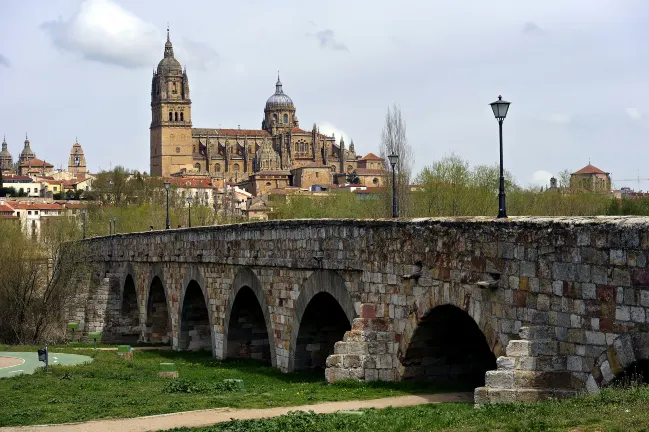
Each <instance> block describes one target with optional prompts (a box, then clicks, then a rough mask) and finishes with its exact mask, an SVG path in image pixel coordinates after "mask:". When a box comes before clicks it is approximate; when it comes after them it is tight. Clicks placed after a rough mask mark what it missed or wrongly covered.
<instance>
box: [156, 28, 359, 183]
mask: <svg viewBox="0 0 649 432" xmlns="http://www.w3.org/2000/svg"><path fill="white" fill-rule="evenodd" d="M151 114H152V118H151V127H150V129H151V133H150V136H151V138H150V152H151V164H150V169H151V174H152V175H154V176H164V177H168V176H170V175H172V174H177V173H186V174H191V173H209V174H210V175H212V176H214V177H219V178H223V179H224V180H225V181H226V182H241V181H243V180H246V179H248V178H249V176H250V175H252V174H255V173H259V172H263V171H288V172H289V174H290V171H291V170H293V169H295V168H298V167H301V166H305V165H311V164H314V163H317V164H320V165H324V166H327V167H329V169H330V170H331V171H332V172H333V173H341V172H347V171H350V170H353V169H355V168H356V167H357V157H356V150H355V147H354V143H353V142H351V143H350V144H349V147H347V146H346V144H345V142H344V140H343V138H342V137H341V138H340V140H337V139H336V137H335V136H327V135H325V134H322V133H320V131H319V129H318V127H317V125H316V124H315V123H314V124H313V127H312V128H311V130H304V129H301V128H300V122H299V120H298V118H297V114H296V108H295V105H294V103H293V100H292V99H291V98H290V97H289V96H288V95H287V94H286V93H284V90H283V85H282V82H281V81H280V79H279V76H278V77H277V83H276V84H275V93H274V94H272V95H271V96H270V97H269V98H268V100H267V101H266V105H265V107H264V116H263V119H262V122H261V129H241V128H239V127H237V128H236V129H226V128H194V127H193V124H192V117H191V99H190V95H189V81H188V77H187V72H186V70H183V69H182V67H181V66H180V63H179V62H178V60H176V58H175V57H174V52H173V46H172V43H171V40H170V37H169V32H168V31H167V42H166V43H165V50H164V58H163V59H162V60H161V61H160V63H159V64H158V68H157V70H156V71H155V72H154V74H153V78H152V83H151Z"/></svg>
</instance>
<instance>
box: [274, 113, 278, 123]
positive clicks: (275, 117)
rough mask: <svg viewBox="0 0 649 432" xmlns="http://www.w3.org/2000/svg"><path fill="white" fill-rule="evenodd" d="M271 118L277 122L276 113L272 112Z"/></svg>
mask: <svg viewBox="0 0 649 432" xmlns="http://www.w3.org/2000/svg"><path fill="white" fill-rule="evenodd" d="M273 120H275V122H277V114H276V113H275V114H273Z"/></svg>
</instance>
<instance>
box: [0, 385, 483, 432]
mask: <svg viewBox="0 0 649 432" xmlns="http://www.w3.org/2000/svg"><path fill="white" fill-rule="evenodd" d="M472 400H473V393H445V394H436V395H418V396H398V397H391V398H383V399H374V400H366V401H342V402H325V403H321V404H316V405H302V406H293V407H281V408H265V409H233V408H217V409H210V410H201V411H187V412H180V413H174V414H162V415H155V416H147V417H136V418H130V419H117V420H98V421H91V422H87V423H75V424H70V423H68V424H62V425H42V426H22V427H6V428H0V432H87V431H93V432H145V431H159V430H165V429H172V428H179V427H201V426H210V425H213V424H215V423H222V422H226V421H229V420H232V419H237V420H244V419H260V418H267V417H277V416H280V415H283V414H287V413H288V412H289V411H315V412H316V413H322V414H330V413H335V412H337V411H351V410H358V409H361V408H387V407H389V406H392V407H405V406H411V405H422V404H429V403H441V402H471V401H472Z"/></svg>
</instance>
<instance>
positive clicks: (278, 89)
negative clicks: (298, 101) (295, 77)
mask: <svg viewBox="0 0 649 432" xmlns="http://www.w3.org/2000/svg"><path fill="white" fill-rule="evenodd" d="M279 107H290V108H293V100H291V98H290V97H289V96H288V95H287V94H285V93H284V91H283V90H282V82H281V81H280V80H279V75H278V76H277V84H275V94H274V95H272V96H271V97H269V98H268V100H267V101H266V109H272V108H279Z"/></svg>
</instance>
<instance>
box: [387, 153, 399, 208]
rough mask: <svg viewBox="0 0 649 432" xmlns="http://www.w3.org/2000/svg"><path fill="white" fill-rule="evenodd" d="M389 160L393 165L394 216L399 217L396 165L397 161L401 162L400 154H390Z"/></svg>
mask: <svg viewBox="0 0 649 432" xmlns="http://www.w3.org/2000/svg"><path fill="white" fill-rule="evenodd" d="M388 160H389V161H390V165H392V217H393V218H395V217H398V214H397V182H396V176H395V174H394V167H396V166H397V162H399V155H397V154H395V153H392V154H391V155H390V156H388Z"/></svg>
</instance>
